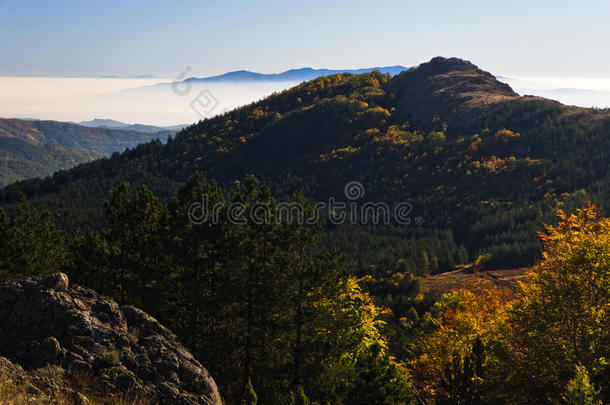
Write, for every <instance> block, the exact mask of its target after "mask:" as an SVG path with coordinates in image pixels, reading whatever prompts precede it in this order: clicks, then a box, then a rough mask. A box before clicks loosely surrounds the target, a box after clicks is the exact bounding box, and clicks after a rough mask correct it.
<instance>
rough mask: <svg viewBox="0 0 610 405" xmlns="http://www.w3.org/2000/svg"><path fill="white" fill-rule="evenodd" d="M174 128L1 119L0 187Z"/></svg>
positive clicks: (160, 136) (165, 132)
mask: <svg viewBox="0 0 610 405" xmlns="http://www.w3.org/2000/svg"><path fill="white" fill-rule="evenodd" d="M172 133H173V132H170V131H161V132H157V133H154V134H150V133H143V132H137V131H124V130H116V129H105V128H89V127H84V126H81V125H75V124H69V123H64V122H57V121H25V120H17V119H0V187H3V186H5V185H7V184H9V183H13V182H15V181H18V180H22V179H27V178H33V177H46V176H48V175H50V174H52V173H54V172H56V171H58V170H63V169H69V168H71V167H74V166H76V165H78V164H80V163H85V162H87V161H90V160H93V159H95V158H100V157H104V156H109V155H111V154H112V153H113V152H122V151H123V150H125V149H126V148H129V147H134V146H136V145H138V144H140V143H143V142H148V141H150V140H151V139H156V138H159V139H163V140H165V139H166V138H167V137H168V136H169V135H171V134H172Z"/></svg>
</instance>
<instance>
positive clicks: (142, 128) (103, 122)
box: [75, 118, 188, 133]
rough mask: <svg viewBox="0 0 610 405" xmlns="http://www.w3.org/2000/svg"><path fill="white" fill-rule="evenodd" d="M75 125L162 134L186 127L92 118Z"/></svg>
mask: <svg viewBox="0 0 610 405" xmlns="http://www.w3.org/2000/svg"><path fill="white" fill-rule="evenodd" d="M75 124H77V125H82V126H85V127H90V128H107V129H122V130H131V131H138V132H147V133H154V132H162V131H179V130H181V129H182V128H186V127H187V126H188V125H187V124H183V125H171V126H167V127H159V126H156V125H144V124H127V123H125V122H121V121H116V120H112V119H102V118H94V119H92V120H90V121H81V122H76V123H75Z"/></svg>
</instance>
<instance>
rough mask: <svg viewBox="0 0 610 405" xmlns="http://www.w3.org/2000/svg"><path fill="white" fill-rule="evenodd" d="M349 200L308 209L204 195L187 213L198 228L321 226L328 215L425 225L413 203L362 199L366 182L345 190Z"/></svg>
mask: <svg viewBox="0 0 610 405" xmlns="http://www.w3.org/2000/svg"><path fill="white" fill-rule="evenodd" d="M343 192H344V196H345V199H346V200H347V201H344V200H337V199H335V198H334V197H330V198H329V199H328V201H320V202H316V203H315V204H314V207H313V209H311V207H304V206H302V205H301V204H299V203H297V202H280V203H277V204H276V205H274V206H269V205H267V204H263V203H261V202H255V203H253V204H251V205H246V204H244V203H243V202H239V201H238V202H232V203H228V202H225V203H215V204H211V203H210V201H209V196H208V195H207V194H204V195H202V196H201V201H197V202H195V203H193V204H191V205H190V206H189V208H188V211H187V216H188V220H189V221H190V222H191V223H192V224H195V225H202V224H205V223H211V224H217V223H219V222H220V219H221V216H222V217H223V218H224V217H226V218H227V220H228V221H229V222H230V223H232V224H235V225H247V224H248V223H253V224H258V225H261V224H271V223H288V224H299V225H303V224H307V225H313V224H315V223H318V222H319V221H320V219H321V218H322V217H323V216H325V217H326V218H327V219H328V221H329V222H330V223H332V224H335V225H342V224H352V225H360V224H362V225H366V224H371V225H389V224H397V225H403V226H406V225H412V224H415V225H418V226H419V225H423V223H424V220H423V218H422V217H421V216H414V215H413V205H412V204H411V203H409V202H398V203H395V204H392V205H390V204H387V203H385V202H372V201H367V202H364V203H360V202H359V201H358V200H360V199H362V198H363V197H364V195H365V189H364V186H363V185H362V183H360V182H358V181H350V182H348V183H347V184H346V185H345V187H344V188H343Z"/></svg>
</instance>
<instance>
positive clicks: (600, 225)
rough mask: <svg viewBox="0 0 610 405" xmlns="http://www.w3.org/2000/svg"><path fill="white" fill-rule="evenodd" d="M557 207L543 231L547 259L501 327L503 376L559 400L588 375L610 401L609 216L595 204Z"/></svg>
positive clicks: (521, 391)
mask: <svg viewBox="0 0 610 405" xmlns="http://www.w3.org/2000/svg"><path fill="white" fill-rule="evenodd" d="M558 214H559V217H560V219H561V221H560V223H559V224H558V225H557V226H547V227H546V232H544V233H540V235H539V236H540V238H541V239H542V242H543V245H544V250H543V257H542V260H541V262H540V263H539V264H538V265H537V266H536V267H535V268H534V270H533V271H532V273H531V274H530V276H529V277H528V279H527V280H526V281H525V282H523V283H522V284H521V290H520V292H519V294H518V297H517V299H516V301H515V303H514V307H513V308H512V310H511V314H510V317H509V319H508V322H507V323H506V324H505V327H504V328H503V331H502V338H503V341H504V344H503V345H502V347H503V348H504V350H503V351H501V352H500V353H499V354H500V355H501V356H500V357H501V359H502V360H503V362H504V367H503V369H502V370H503V371H504V372H505V375H504V376H503V378H502V381H504V382H505V383H508V384H509V386H511V393H510V394H511V395H518V396H520V397H522V398H528V399H529V400H530V401H534V402H536V401H537V402H538V403H541V402H547V401H549V400H551V401H553V400H555V399H557V400H558V399H559V398H561V395H562V393H564V392H565V391H566V390H568V388H569V387H571V386H572V385H573V382H574V381H573V379H574V378H575V377H576V376H577V375H583V374H585V375H587V376H588V377H590V381H591V383H592V384H593V385H594V386H598V387H599V388H601V393H600V395H601V399H603V400H604V402H608V400H609V399H610V390H609V389H608V388H609V384H608V381H609V380H610V367H609V365H608V364H609V363H608V360H610V220H609V219H608V218H604V217H603V216H602V215H601V213H600V212H599V210H597V209H596V208H595V207H593V206H591V205H587V206H586V207H585V208H583V209H580V210H577V212H576V214H573V215H567V214H566V213H564V212H563V211H559V212H558ZM577 370H578V371H577ZM588 377H587V378H586V380H588ZM570 381H572V385H569V384H570ZM596 400H597V399H595V398H594V399H593V401H596Z"/></svg>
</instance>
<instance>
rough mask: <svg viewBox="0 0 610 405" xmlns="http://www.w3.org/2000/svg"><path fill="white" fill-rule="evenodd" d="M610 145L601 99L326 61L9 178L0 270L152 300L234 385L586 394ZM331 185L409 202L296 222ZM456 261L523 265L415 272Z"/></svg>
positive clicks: (500, 396)
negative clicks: (568, 100) (139, 137)
mask: <svg viewBox="0 0 610 405" xmlns="http://www.w3.org/2000/svg"><path fill="white" fill-rule="evenodd" d="M609 150H610V112H608V111H603V110H595V109H582V108H575V107H568V106H563V105H561V104H559V103H557V102H554V101H551V100H545V99H541V98H535V97H521V96H519V95H517V94H515V93H514V92H513V91H512V90H511V89H510V87H508V86H507V85H505V84H502V83H500V82H498V81H497V80H496V79H495V78H494V77H493V76H492V75H491V74H490V73H487V72H484V71H482V70H480V69H478V68H477V67H476V66H474V65H472V64H471V63H469V62H466V61H463V60H459V59H444V58H435V59H433V60H432V61H430V62H428V63H425V64H422V65H420V66H419V67H417V68H414V69H411V70H409V71H407V72H404V73H402V74H400V75H398V76H396V77H394V78H391V77H390V76H387V75H383V74H381V73H379V72H372V73H366V74H361V75H350V74H345V75H332V76H326V77H321V78H318V79H315V80H313V81H310V82H306V83H303V84H301V85H299V86H296V87H294V88H292V89H289V90H286V91H284V92H282V93H279V94H273V95H271V96H270V97H268V98H266V99H264V100H261V101H259V102H257V103H253V104H251V105H248V106H245V107H242V108H240V109H237V110H234V111H231V112H228V113H226V114H223V115H221V116H217V117H215V118H212V119H207V120H204V121H201V122H199V123H197V124H195V125H193V126H191V127H188V128H186V129H184V130H182V131H181V132H179V133H178V134H177V135H176V136H175V137H173V138H170V139H169V140H168V142H167V143H166V144H163V143H162V142H160V141H152V142H150V143H147V144H143V145H139V146H137V147H135V148H134V149H129V150H127V151H125V152H124V153H120V154H119V153H116V154H113V155H112V156H111V157H110V158H107V159H100V160H96V161H94V162H91V163H88V164H83V165H80V166H78V167H76V168H73V169H71V170H67V171H62V172H58V173H56V174H55V175H53V176H52V177H50V178H47V179H44V180H40V179H34V180H28V181H23V182H19V183H16V184H14V185H10V186H8V187H6V188H5V189H3V190H2V191H0V201H1V203H2V205H3V207H4V208H5V210H0V252H2V255H0V281H2V280H4V279H12V278H15V277H19V276H23V275H27V274H34V275H44V274H48V273H49V272H57V271H63V272H65V273H67V274H68V275H69V277H70V279H71V280H72V281H73V282H75V283H76V284H81V285H84V286H87V287H91V288H94V289H95V290H97V291H99V292H100V293H101V294H104V295H106V296H108V297H111V298H113V299H114V300H116V301H117V302H118V303H119V304H129V305H136V306H138V307H140V308H142V309H144V310H146V311H147V312H149V313H150V314H151V315H153V316H155V317H156V318H158V319H159V320H160V321H161V322H162V323H163V324H164V325H167V326H168V327H170V328H171V329H172V330H173V331H175V332H176V334H177V335H178V336H179V338H180V340H181V341H182V342H183V343H184V344H185V346H187V347H188V349H189V350H191V351H192V352H193V354H194V355H195V356H196V357H197V358H198V359H199V360H200V361H201V362H202V363H203V364H205V365H206V367H207V368H209V370H210V372H211V374H212V375H213V377H214V380H215V381H216V382H217V383H218V386H219V390H220V394H221V396H222V398H223V400H224V401H225V402H226V403H229V404H240V403H241V404H243V403H246V404H250V405H251V404H257V403H259V404H306V403H309V401H311V403H318V404H325V403H332V404H346V405H359V404H362V405H364V404H367V405H368V404H373V403H383V404H409V403H431V404H454V403H468V404H479V403H493V404H496V403H498V404H516V403H519V404H521V403H567V404H582V403H587V404H597V403H599V401H602V403H604V402H608V400H609V399H610V390H609V389H608V384H607V381H608V376H609V375H610V367H609V366H608V362H607V358H608V356H610V351H609V350H608V347H610V336H609V335H608V333H607V331H608V328H607V325H608V320H609V319H610V318H609V314H608V311H609V310H608V308H609V305H610V304H609V303H610V282H609V281H608V280H610V255H609V253H608V252H610V236H609V235H610V220H608V219H607V218H604V216H603V215H602V213H601V211H602V210H603V208H606V209H607V208H608V205H607V204H608V203H607V200H608V196H609V193H610V177H609V173H608V169H609V168H608V164H607V162H608V151H609ZM353 182H358V184H361V185H362V189H358V190H356V191H357V193H356V194H355V195H353V194H351V192H350V190H351V189H350V188H349V187H346V184H351V185H354V184H355V183H353ZM204 196H205V203H206V204H209V207H217V208H214V210H213V211H212V213H213V214H212V217H205V218H204V219H205V220H202V221H198V220H197V218H199V217H197V216H194V212H193V211H192V208H193V207H199V209H200V208H201V207H202V206H203V201H204V200H203V197H204ZM24 198H25V199H28V200H29V203H27V202H22V201H23V199H24ZM331 198H335V199H336V200H337V201H342V202H346V201H349V202H350V203H353V204H355V205H356V206H357V205H359V204H362V205H363V204H364V203H367V202H368V203H386V204H388V205H389V206H391V207H398V206H399V205H398V204H399V203H403V204H404V203H408V204H410V205H407V206H406V207H407V208H409V209H408V210H407V212H406V213H403V214H404V215H403V216H402V217H401V218H400V219H401V220H400V221H399V220H398V219H399V218H398V217H396V216H395V217H394V218H392V220H391V221H388V222H389V223H388V224H378V225H375V224H373V223H370V222H368V221H365V219H367V218H370V217H367V216H366V215H361V216H359V217H357V218H356V219H357V220H356V221H346V222H347V223H342V224H339V223H337V221H336V220H335V219H336V218H337V216H338V215H339V213H338V210H335V209H333V208H330V207H327V209H326V210H325V211H323V212H322V213H323V214H324V215H322V216H320V217H319V218H318V219H319V220H317V221H313V222H307V221H303V220H302V219H303V217H308V218H309V217H311V214H312V213H313V212H315V211H316V202H321V201H330V199H331ZM588 200H591V201H594V202H596V203H597V207H596V206H593V205H591V204H590V203H589V202H588ZM286 202H289V203H293V204H296V205H297V206H298V207H301V211H299V212H298V214H297V219H301V220H294V217H293V218H291V217H290V216H285V215H283V214H281V213H282V212H283V211H281V210H279V206H280V204H283V203H286ZM197 204H199V206H198V205H197ZM583 204H584V208H582V207H583ZM234 207H241V208H243V209H242V210H238V212H237V213H236V212H234V211H233V208H234ZM402 207H405V205H403V206H402ZM37 208H38V209H44V210H46V211H39V210H38V209H37ZM349 209H350V210H352V211H350V214H351V213H352V212H354V211H355V210H356V209H357V207H356V208H353V206H350V208H349ZM261 210H262V212H263V215H264V220H260V221H259V220H254V217H253V214H252V213H253V212H255V211H257V212H261ZM348 211H349V210H348ZM572 212H574V213H575V214H573V215H570V214H571V213H572ZM211 218H213V219H211ZM291 219H292V220H291ZM350 222H353V223H350ZM365 222H366V223H365ZM544 223H547V224H549V225H546V226H545V225H544ZM468 262H474V263H473V265H472V266H467V267H466V266H465V267H462V270H464V271H466V270H465V269H466V268H468V269H469V270H468V271H472V272H478V273H479V274H478V276H480V277H483V278H484V277H488V276H489V277H493V274H486V273H485V269H486V267H488V268H489V267H495V266H506V267H513V266H517V265H527V266H529V265H535V266H534V267H533V272H531V274H527V275H526V276H523V275H521V274H520V280H521V283H516V282H514V283H510V284H509V288H504V287H502V286H503V285H504V284H502V283H493V282H492V283H484V284H481V285H479V287H475V286H471V285H467V286H463V287H464V288H461V289H460V288H457V289H456V288H454V287H451V288H449V289H448V290H449V292H448V293H447V294H444V295H442V296H441V297H440V298H439V297H437V296H435V295H434V294H429V291H427V290H426V285H429V284H430V283H429V281H430V278H429V277H428V278H427V280H428V283H426V282H422V277H424V276H429V275H431V274H435V273H440V272H443V271H445V270H448V269H452V268H454V267H455V266H456V265H457V264H463V263H468ZM490 273H491V272H490ZM433 281H434V280H433ZM436 281H438V279H437V280H436ZM505 284H506V283H505ZM497 286H500V287H501V288H498V287H497ZM458 287H459V286H458ZM432 292H433V293H434V291H432ZM443 292H444V291H443Z"/></svg>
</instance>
